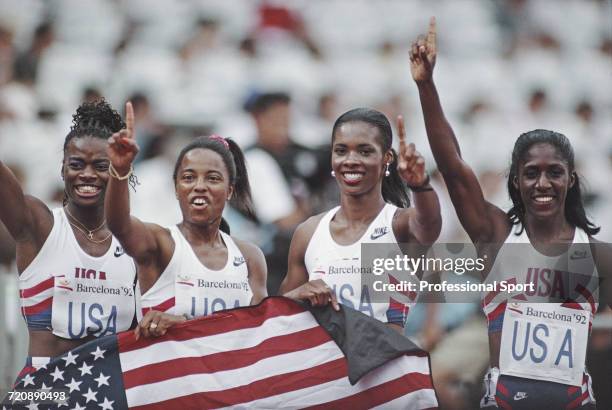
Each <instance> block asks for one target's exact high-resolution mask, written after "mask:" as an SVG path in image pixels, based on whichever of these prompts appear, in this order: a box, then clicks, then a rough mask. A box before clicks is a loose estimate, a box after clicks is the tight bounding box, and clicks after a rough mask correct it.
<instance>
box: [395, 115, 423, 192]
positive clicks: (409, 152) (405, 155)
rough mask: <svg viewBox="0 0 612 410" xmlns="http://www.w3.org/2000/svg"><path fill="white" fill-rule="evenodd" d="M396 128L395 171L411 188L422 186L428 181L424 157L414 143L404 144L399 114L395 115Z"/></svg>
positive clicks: (402, 125)
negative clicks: (397, 143)
mask: <svg viewBox="0 0 612 410" xmlns="http://www.w3.org/2000/svg"><path fill="white" fill-rule="evenodd" d="M397 130H398V133H399V153H398V158H397V171H398V173H399V175H400V176H401V177H402V179H403V180H404V181H406V183H407V184H408V186H409V187H411V188H419V187H423V186H424V185H426V184H427V183H428V177H427V173H426V172H425V159H424V158H423V156H422V155H421V154H420V153H419V152H418V151H417V150H416V148H415V146H414V144H413V143H412V142H411V143H410V144H406V128H405V127H404V119H403V118H402V116H401V115H398V116H397Z"/></svg>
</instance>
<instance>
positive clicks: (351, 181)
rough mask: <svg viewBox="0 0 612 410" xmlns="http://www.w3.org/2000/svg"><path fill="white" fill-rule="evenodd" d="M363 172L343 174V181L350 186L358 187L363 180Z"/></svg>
mask: <svg viewBox="0 0 612 410" xmlns="http://www.w3.org/2000/svg"><path fill="white" fill-rule="evenodd" d="M363 175H364V174H363V172H354V171H351V172H343V173H342V179H343V180H344V182H345V183H346V184H348V185H356V184H358V183H359V182H361V180H362V179H363Z"/></svg>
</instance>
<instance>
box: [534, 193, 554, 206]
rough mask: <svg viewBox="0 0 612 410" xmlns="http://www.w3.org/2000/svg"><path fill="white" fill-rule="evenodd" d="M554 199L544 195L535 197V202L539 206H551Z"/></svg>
mask: <svg viewBox="0 0 612 410" xmlns="http://www.w3.org/2000/svg"><path fill="white" fill-rule="evenodd" d="M553 199H554V197H553V196H551V195H542V196H535V197H533V200H534V201H535V202H536V203H538V204H549V203H551V202H552V201H553Z"/></svg>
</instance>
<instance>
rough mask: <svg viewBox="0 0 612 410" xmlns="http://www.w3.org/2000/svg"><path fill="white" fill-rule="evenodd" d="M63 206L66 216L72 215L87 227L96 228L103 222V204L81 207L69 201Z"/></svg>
mask: <svg viewBox="0 0 612 410" xmlns="http://www.w3.org/2000/svg"><path fill="white" fill-rule="evenodd" d="M65 208H66V210H67V212H68V213H69V215H68V217H70V216H72V217H73V218H74V219H76V220H77V221H78V222H80V223H81V224H82V225H84V226H85V227H86V228H88V229H96V228H98V227H99V226H100V225H101V224H102V222H104V206H91V207H82V206H77V205H75V204H74V203H72V202H69V203H68V204H67V205H66V206H65Z"/></svg>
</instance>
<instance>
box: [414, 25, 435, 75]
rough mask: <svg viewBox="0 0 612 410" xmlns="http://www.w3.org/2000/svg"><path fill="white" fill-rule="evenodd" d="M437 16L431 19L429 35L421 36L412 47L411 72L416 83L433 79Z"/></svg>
mask: <svg viewBox="0 0 612 410" xmlns="http://www.w3.org/2000/svg"><path fill="white" fill-rule="evenodd" d="M436 54H437V46H436V18H435V17H432V18H431V19H430V20H429V31H428V33H427V37H423V36H419V38H418V39H417V40H416V41H415V42H414V43H412V47H411V48H410V72H411V73H412V79H413V80H414V81H415V82H416V83H422V82H426V81H429V80H431V76H432V75H433V69H434V66H435V65H436Z"/></svg>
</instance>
